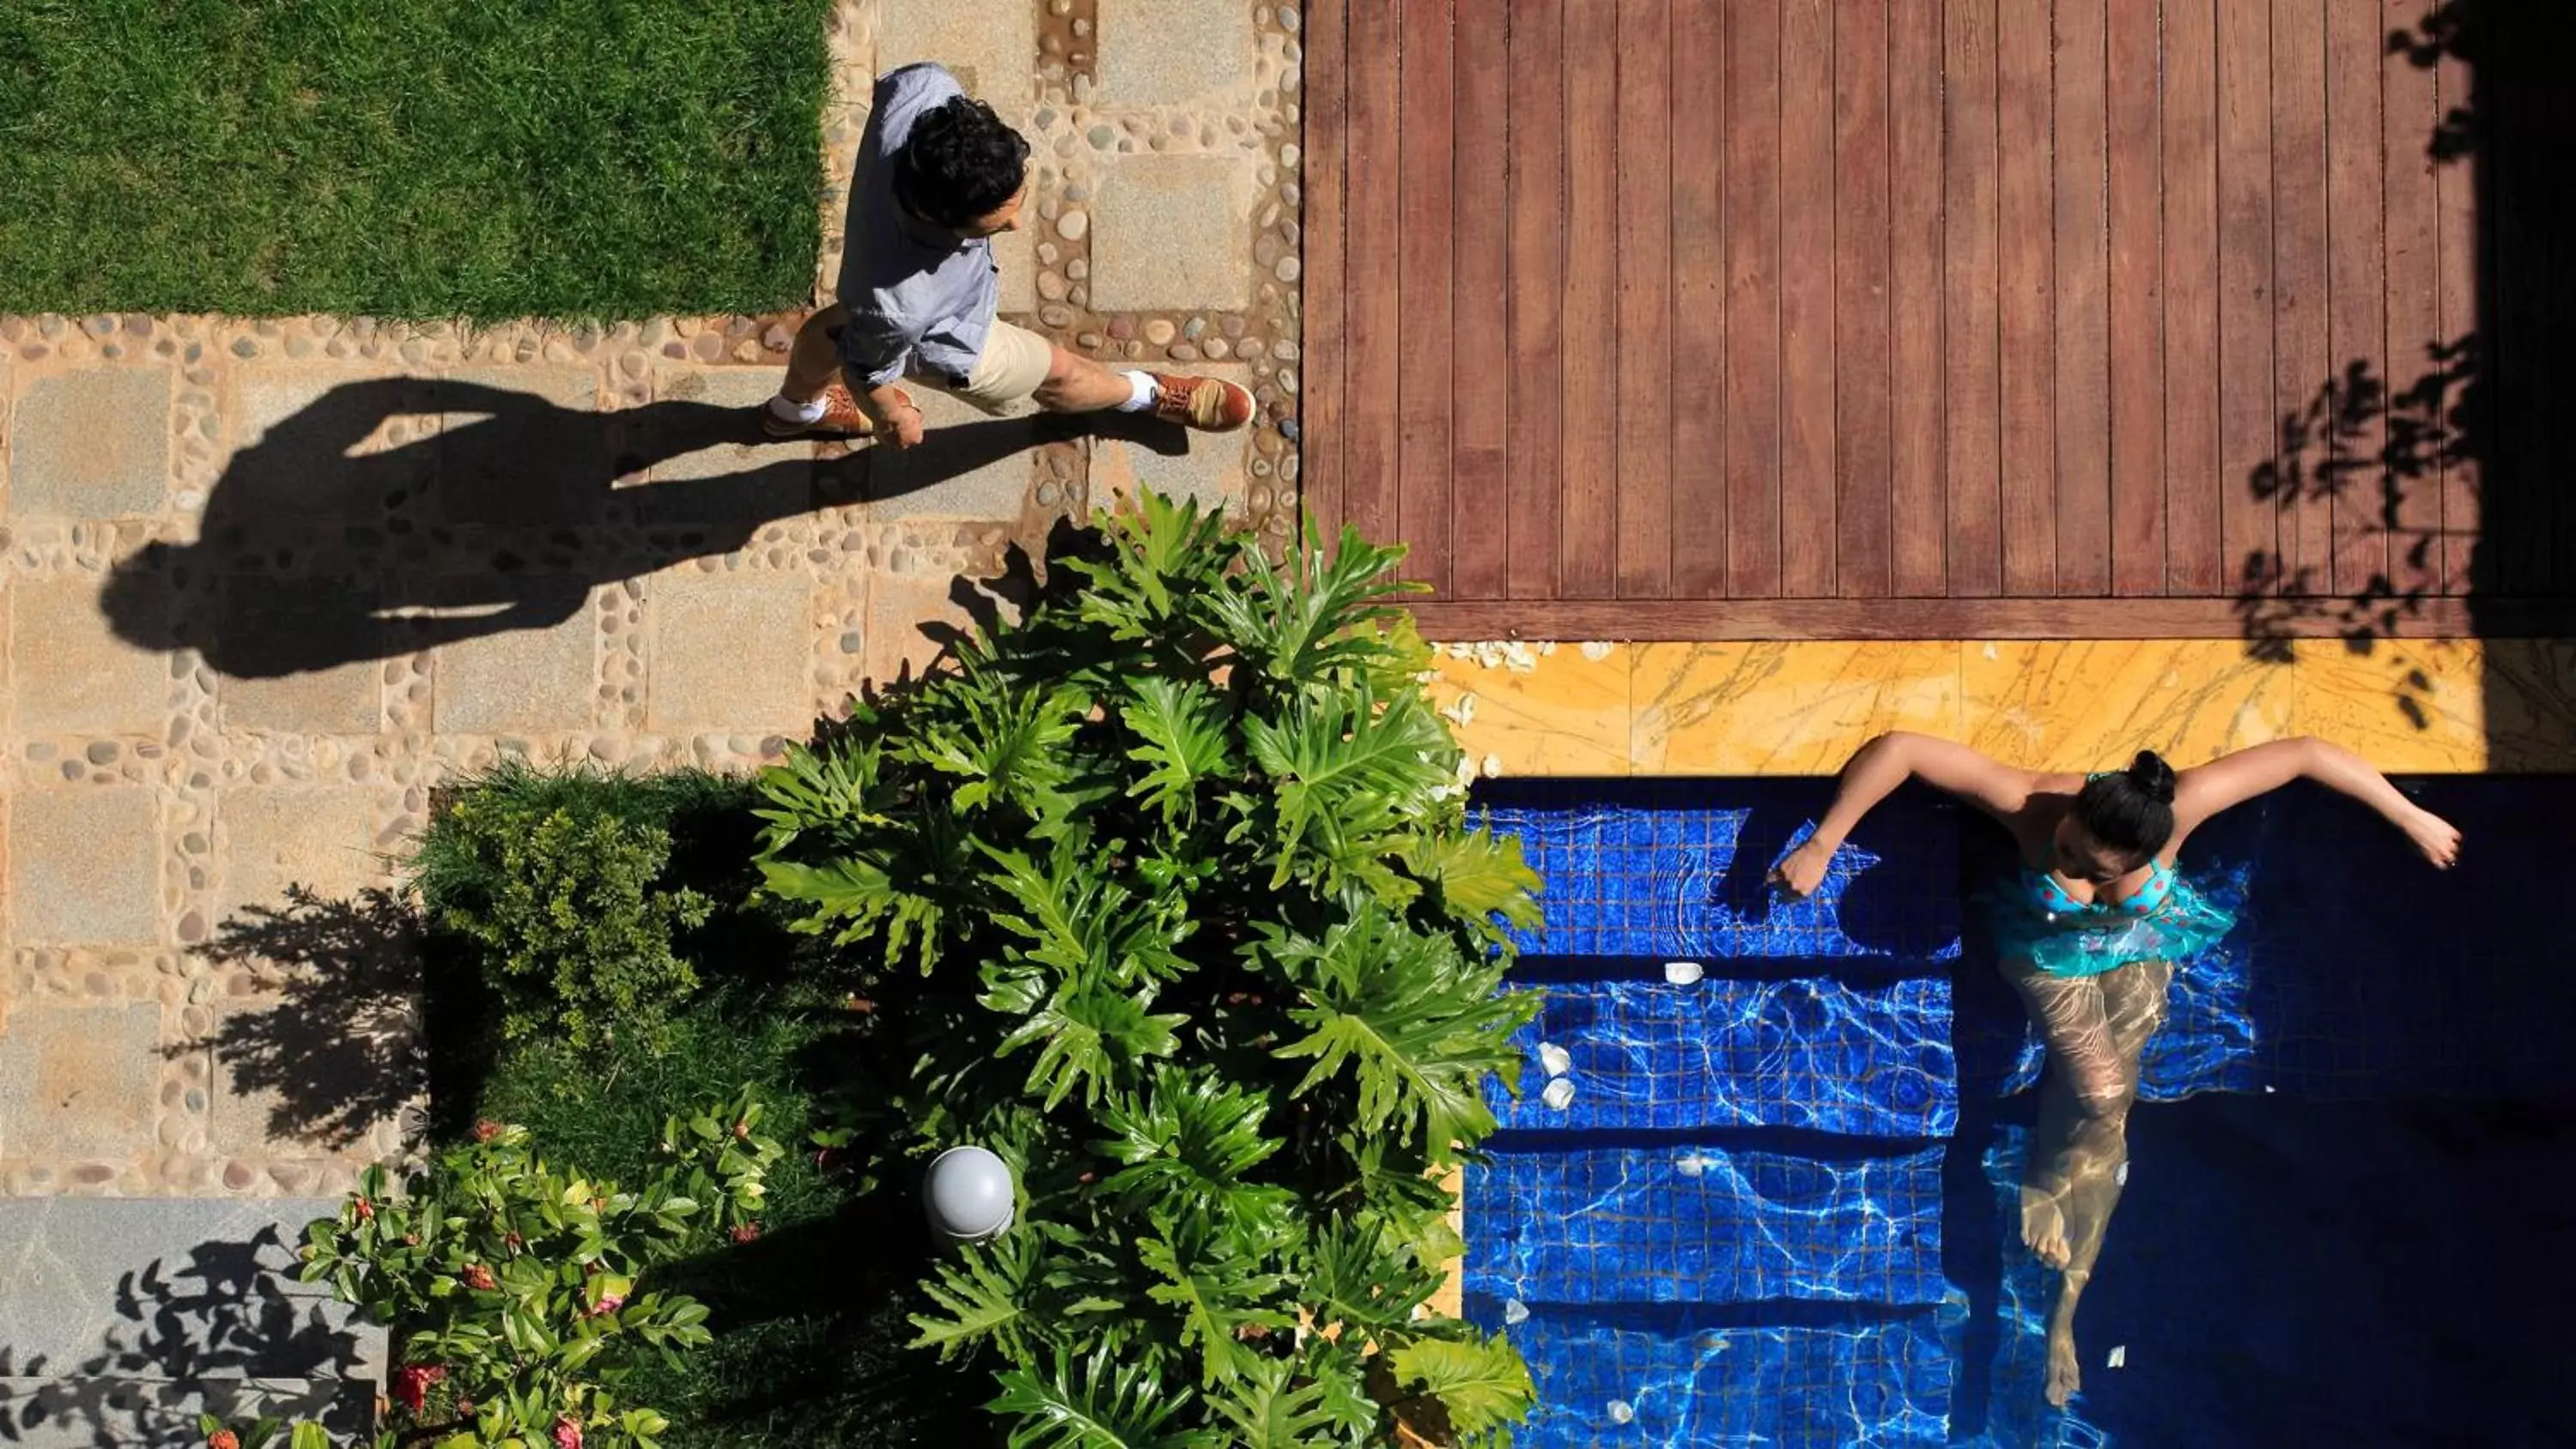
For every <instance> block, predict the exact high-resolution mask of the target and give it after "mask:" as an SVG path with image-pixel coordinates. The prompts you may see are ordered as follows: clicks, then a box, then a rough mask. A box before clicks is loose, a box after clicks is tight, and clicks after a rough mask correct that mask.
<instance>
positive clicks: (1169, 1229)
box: [763, 494, 1538, 1449]
mask: <svg viewBox="0 0 2576 1449" xmlns="http://www.w3.org/2000/svg"><path fill="white" fill-rule="evenodd" d="M1400 558H1401V553H1400V551H1398V550H1395V549H1388V548H1378V547H1372V546H1370V545H1368V544H1366V543H1364V542H1363V541H1361V540H1360V539H1359V538H1358V537H1357V536H1356V535H1355V534H1352V535H1346V536H1345V537H1344V538H1343V539H1342V540H1341V542H1340V546H1339V547H1338V548H1337V549H1335V550H1333V551H1331V552H1329V553H1326V552H1322V551H1297V552H1292V553H1291V554H1290V555H1289V556H1288V557H1287V558H1286V559H1285V560H1284V561H1281V560H1278V559H1274V558H1273V557H1271V556H1270V555H1269V554H1268V553H1266V552H1265V551H1264V549H1263V548H1262V547H1261V545H1260V543H1259V541H1258V540H1257V539H1256V538H1254V537H1253V536H1251V535H1250V534H1247V533H1244V532H1240V531H1234V530H1230V529H1229V528H1228V527H1227V526H1226V525H1225V524H1224V523H1223V522H1222V521H1221V520H1220V519H1218V518H1216V517H1212V516H1210V515H1207V514H1203V513H1201V512H1200V511H1199V510H1198V508H1197V507H1196V506H1195V505H1176V504H1174V503H1172V502H1170V501H1168V500H1166V499H1163V498H1160V497H1157V496H1154V495H1152V494H1147V495H1145V496H1143V497H1141V498H1140V499H1138V500H1137V501H1136V502H1135V503H1134V505H1133V506H1132V507H1131V508H1129V509H1127V510H1124V511H1120V512H1116V513H1104V514H1103V515H1101V516H1099V517H1098V518H1097V519H1096V520H1095V521H1094V525H1093V528H1092V530H1091V531H1090V532H1089V533H1087V534H1085V535H1083V536H1082V537H1081V538H1080V539H1079V540H1078V541H1077V545H1076V546H1075V547H1074V548H1072V549H1070V550H1063V551H1060V552H1059V554H1058V556H1057V557H1055V558H1053V559H1051V560H1050V567H1049V569H1048V570H1047V578H1046V581H1045V584H1044V586H1043V587H1042V588H1040V589H1039V590H1037V591H1036V593H1035V595H1034V598H1033V599H1032V601H1031V602H1030V603H1029V604H1028V606H1027V608H1026V610H1025V612H1024V614H1023V616H1022V617H1021V618H1020V619H1019V620H1017V621H1016V622H1007V621H1006V622H1000V623H996V624H993V625H991V626H989V627H987V628H986V629H985V630H983V631H982V632H980V633H979V634H978V635H976V636H975V637H973V638H971V639H969V640H968V641H967V642H965V643H964V644H963V645H961V646H960V647H959V648H958V650H957V651H956V653H955V657H954V660H953V662H952V663H951V664H949V665H947V666H944V667H941V668H938V669H934V670H933V671H931V672H930V673H929V674H928V675H927V676H926V677H925V678H924V679H923V680H922V681H920V682H919V683H918V684H916V685H914V686H912V687H910V688H907V689H903V690H899V691H895V692H893V693H891V694H890V695H888V696H886V697H883V698H880V699H877V700H874V701H869V702H863V703H860V704H858V705H856V706H855V707H854V711H853V713H852V714H851V716H850V718H849V720H848V721H847V723H846V724H844V725H841V726H839V727H836V728H835V729H833V730H831V731H829V732H827V733H826V735H825V736H824V737H823V738H821V739H819V740H818V741H817V742H816V743H815V744H814V746H813V747H812V748H810V749H802V750H797V751H794V752H792V753H791V755H790V757H789V759H788V760H787V761H786V763H784V764H782V765H780V766H778V767H776V768H774V769H772V770H771V771H770V772H769V773H768V775H767V776H766V778H765V780H764V793H765V794H766V796H767V799H768V807H767V809H766V810H765V811H764V812H763V813H764V816H765V818H766V820H767V822H768V824H767V835H766V842H765V855H764V870H765V874H766V879H767V883H768V889H769V891H770V892H771V893H773V894H774V895H776V896H778V897H780V898H782V899H784V900H785V901H788V902H790V903H792V904H794V905H795V906H797V907H799V908H801V910H802V911H803V913H804V914H803V925H804V927H805V928H806V929H809V930H811V931H814V932H817V933H824V934H828V935H829V936H830V937H831V938H832V939H833V940H835V941H836V942H838V943H839V945H840V946H841V947H843V948H845V949H846V950H847V951H848V952H849V953H851V955H852V956H853V958H854V959H856V960H857V961H858V962H859V963H860V964H862V965H864V966H866V967H867V968H869V969H872V970H876V971H881V972H883V971H897V970H900V971H903V972H907V973H909V972H911V971H914V970H916V969H917V971H918V973H919V980H918V982H917V984H916V985H915V986H914V987H912V988H908V989H907V990H906V991H905V993H904V995H903V1000H902V1001H901V1002H900V1003H899V1004H898V1003H893V1002H889V1003H888V1004H887V1006H886V1007H885V1010H886V1011H887V1012H888V1019H887V1020H885V1021H884V1022H883V1023H882V1025H884V1026H886V1027H889V1028H893V1029H896V1030H899V1031H902V1032H905V1033H908V1036H907V1037H906V1038H905V1041H906V1049H905V1051H904V1052H903V1053H902V1054H901V1058H900V1059H901V1060H902V1061H903V1062H905V1063H908V1064H909V1067H908V1070H907V1071H905V1072H903V1073H902V1075H901V1076H900V1078H899V1079H898V1080H897V1081H895V1082H893V1083H892V1084H891V1086H890V1088H889V1092H888V1096H889V1100H890V1106H891V1112H892V1125H893V1126H894V1127H895V1129H896V1135H897V1136H898V1137H899V1138H900V1140H901V1141H902V1142H903V1143H904V1144H906V1146H907V1150H909V1151H910V1152H912V1153H914V1154H916V1155H919V1156H925V1157H926V1156H928V1155H930V1154H933V1153H935V1152H937V1151H938V1150H940V1149H943V1148H947V1147H951V1146H955V1145H958V1144H974V1145H980V1146H984V1147H987V1148H990V1149H991V1150H992V1151H994V1152H995V1153H998V1154H999V1155H1000V1156H1001V1157H1002V1158H1003V1160H1004V1161H1005V1162H1007V1163H1008V1164H1009V1165H1010V1167H1011V1169H1012V1171H1013V1172H1014V1174H1015V1175H1016V1177H1017V1179H1018V1183H1019V1188H1018V1191H1019V1197H1020V1201H1019V1204H1018V1211H1017V1214H1016V1225H1015V1226H1013V1227H1012V1228H1011V1229H1010V1230H1009V1231H1008V1232H1007V1233H1005V1234H1003V1235H1002V1236H1001V1237H1000V1238H999V1239H997V1240H996V1241H993V1242H991V1243H989V1244H982V1245H976V1246H969V1247H964V1248H961V1249H959V1250H958V1251H957V1252H956V1253H955V1254H954V1255H953V1256H952V1257H951V1258H949V1259H948V1260H946V1261H945V1262H944V1264H943V1265H942V1266H941V1267H940V1269H939V1270H938V1272H937V1274H936V1276H935V1277H934V1278H933V1279H932V1280H931V1281H930V1282H928V1283H927V1284H926V1285H925V1293H926V1297H927V1300H928V1303H927V1305H926V1311H925V1312H923V1313H922V1314H921V1315H920V1316H919V1317H918V1318H917V1319H916V1322H917V1323H918V1324H919V1326H920V1328H921V1336H920V1340H919V1342H920V1344H921V1345H923V1346H924V1347H926V1348H928V1349H932V1350H936V1351H937V1352H939V1353H941V1354H945V1355H977V1356H980V1358H981V1359H982V1360H983V1361H986V1362H989V1363H990V1364H991V1365H992V1366H993V1368H994V1369H995V1371H996V1374H997V1376H998V1381H999V1384H1000V1393H999V1396H998V1397H997V1398H995V1399H994V1400H993V1402H992V1408H993V1409H994V1410H995V1411H996V1412H997V1413H999V1414H1000V1415H1002V1416H1003V1417H1004V1419H1005V1421H1006V1427H1007V1429H1008V1432H1009V1437H1010V1441H1011V1443H1012V1444H1013V1445H1014V1446H1022V1449H1028V1446H1042V1449H1071V1446H1097V1449H1111V1446H1135V1449H1141V1446H1180V1445H1216V1444H1225V1445H1256V1446H1264V1445H1281V1446H1285V1445H1299V1446H1312V1445H1350V1446H1364V1445H1381V1444H1391V1443H1395V1442H1398V1439H1399V1436H1402V1437H1404V1438H1405V1439H1406V1441H1407V1442H1416V1441H1419V1440H1420V1439H1425V1438H1428V1439H1437V1440H1443V1441H1452V1442H1461V1443H1483V1444H1500V1443H1507V1442H1508V1439H1509V1426H1510V1425H1512V1424H1513V1423H1515V1422H1517V1421H1518V1420H1519V1419H1520V1418H1521V1417H1522V1416H1523V1414H1524V1413H1525V1412H1526V1410H1527V1408H1528V1406H1529V1404H1530V1402H1531V1398H1532V1390H1531V1383H1530V1377H1529V1372H1528V1369H1527V1368H1526V1366H1525V1365H1524V1364H1523V1363H1522V1361H1521V1359H1520V1356H1519V1354H1518V1353H1517V1352H1515V1351H1514V1350H1513V1348H1512V1347H1511V1346H1510V1345H1509V1344H1508V1343H1506V1342H1505V1341H1504V1340H1503V1339H1502V1338H1501V1337H1500V1336H1499V1335H1493V1336H1489V1335H1487V1334H1484V1333H1481V1332H1479V1331H1478V1330H1476V1329H1475V1328H1473V1327H1471V1326H1469V1325H1468V1324H1465V1323H1463V1322H1460V1321H1458V1320H1456V1319H1453V1318H1448V1317H1444V1316H1441V1315H1438V1314H1435V1313H1432V1312H1431V1311H1430V1310H1429V1309H1428V1307H1427V1305H1428V1303H1429V1302H1430V1300H1431V1299H1432V1297H1433V1295H1434V1294H1435V1292H1436V1291H1437V1290H1438V1288H1439V1287H1440V1285H1441V1281H1442V1267H1443V1264H1444V1263H1445V1262H1447V1260H1449V1259H1450V1258H1452V1257H1454V1256H1455V1255H1456V1254H1457V1253H1458V1252H1459V1251H1460V1243H1459V1240H1458V1238H1457V1236H1456V1235H1455V1233H1454V1232H1453V1231H1452V1229H1451V1227H1450V1225H1449V1215H1450V1212H1451V1210H1452V1208H1453V1207H1454V1194H1453V1192H1452V1190H1451V1189H1450V1188H1449V1187H1448V1186H1446V1185H1445V1184H1446V1183H1448V1182H1453V1181H1454V1174H1453V1173H1451V1171H1450V1169H1452V1168H1453V1167H1454V1166H1455V1165H1456V1164H1458V1163H1459V1162H1460V1161H1461V1160H1462V1159H1463V1158H1465V1157H1466V1156H1467V1155H1468V1154H1470V1153H1471V1152H1472V1151H1473V1150H1474V1149H1475V1146H1476V1144H1477V1143H1478V1142H1479V1141H1480V1140H1481V1139H1483V1138H1484V1137H1485V1136H1487V1135H1488V1134H1489V1133H1491V1132H1492V1131H1493V1130H1494V1126H1495V1120H1494V1117H1493V1115H1492V1113H1491V1111H1490V1110H1489V1109H1488V1107H1487V1105H1486V1096H1485V1092H1486V1088H1487V1084H1488V1078H1489V1077H1491V1076H1494V1075H1496V1074H1500V1073H1504V1072H1506V1071H1508V1069H1510V1068H1511V1067H1512V1066H1513V1064H1514V1060H1515V1058H1514V1053H1513V1049H1512V1047H1511V1045H1510V1039H1511V1036H1512V1033H1513V1032H1514V1031H1515V1030H1516V1029H1517V1028H1519V1027H1520V1026H1521V1025H1522V1024H1523V1023H1525V1022H1527V1021H1528V1020H1529V1019H1530V1017H1531V1015H1532V1014H1533V1012H1534V1011H1535V1009H1536V1003H1535V999H1534V998H1533V997H1532V996H1530V995H1528V994H1526V993H1521V992H1514V991H1507V990H1504V989H1503V978H1504V971H1505V967H1506V965H1507V964H1508V960H1509V944H1508V941H1507V939H1506V936H1505V927H1506V925H1507V924H1511V923H1519V924H1529V923H1532V922H1534V921H1535V919H1536V913H1537V908H1536V902H1535V892H1536V887H1537V884H1538V882H1537V879H1536V877H1535V876H1534V875H1533V874H1532V873H1531V872H1530V870H1529V869H1528V868H1527V866H1526V865H1525V864H1524V863H1523V862H1522V859H1521V855H1520V850H1519V847H1518V845H1517V843H1516V842H1513V841H1511V840H1507V839H1497V838H1495V837H1493V836H1492V835H1490V834H1487V833H1485V832H1482V831H1478V830H1475V829H1471V828H1470V827H1469V822H1468V819H1467V814H1466V807H1465V800H1464V792H1463V789H1462V787H1461V785H1460V783H1459V781H1460V779H1461V772H1460V755H1459V751H1458V748H1457V745H1456V744H1455V742H1454V741H1453V740H1452V738H1451V737H1450V734H1449V732H1448V729H1447V727H1446V726H1445V724H1444V723H1443V722H1442V720H1441V718H1440V716H1439V714H1438V712H1437V711H1436V710H1435V708H1434V706H1433V703H1432V700H1431V699H1430V697H1429V694H1428V692H1427V690H1426V680H1427V677H1428V671H1429V667H1430V654H1429V650H1428V649H1427V648H1426V647H1425V646H1424V645H1423V644H1422V642H1421V640H1420V639H1419V637H1418V636H1417V635H1416V634H1415V633H1414V632H1413V629H1412V625H1411V621H1410V619H1409V617H1408V616H1407V615H1406V614H1405V613H1404V612H1403V611H1402V610H1401V609H1399V608H1398V607H1396V606H1395V600H1396V599H1397V597H1398V596H1399V595H1401V594H1402V593H1403V592H1404V586H1403V585H1401V584H1399V583H1396V582H1394V581H1393V580H1392V578H1391V576H1390V571H1391V570H1392V569H1393V567H1394V566H1395V564H1396V563H1397V562H1398V560H1399V559H1400Z"/></svg>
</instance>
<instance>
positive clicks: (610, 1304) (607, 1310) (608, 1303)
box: [582, 1293, 626, 1318]
mask: <svg viewBox="0 0 2576 1449" xmlns="http://www.w3.org/2000/svg"><path fill="white" fill-rule="evenodd" d="M625 1306H626V1300H625V1299H623V1298H620V1297H618V1296H617V1295H616V1294H614V1293H602V1294H601V1295H599V1303H598V1304H597V1306H595V1307H593V1308H592V1309H591V1310H590V1311H589V1312H588V1313H585V1314H583V1315H582V1316H583V1317H584V1318H605V1317H607V1316H608V1315H609V1314H612V1313H615V1312H616V1311H617V1310H618V1309H620V1308H623V1307H625Z"/></svg>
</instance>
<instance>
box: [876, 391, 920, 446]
mask: <svg viewBox="0 0 2576 1449" xmlns="http://www.w3.org/2000/svg"><path fill="white" fill-rule="evenodd" d="M868 411H869V412H871V413H874V414H875V415H876V419H877V422H878V424H879V425H880V426H881V427H882V428H883V430H884V431H883V432H881V433H880V434H879V436H880V437H882V438H883V439H884V440H885V441H887V442H890V443H892V444H894V446H896V447H898V448H914V447H919V446H920V445H921V434H922V430H923V429H924V428H925V427H927V426H928V423H927V422H925V421H924V420H923V418H922V416H921V409H919V408H917V407H914V406H913V405H912V394H911V393H908V392H905V391H904V390H903V389H902V388H899V387H896V386H894V385H893V384H891V383H889V384H887V385H886V386H884V387H878V388H870V389H869V390H868Z"/></svg>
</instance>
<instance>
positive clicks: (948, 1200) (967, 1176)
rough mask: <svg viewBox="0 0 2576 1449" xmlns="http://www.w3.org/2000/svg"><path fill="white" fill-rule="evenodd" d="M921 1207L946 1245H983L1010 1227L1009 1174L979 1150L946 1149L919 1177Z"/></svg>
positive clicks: (975, 1148)
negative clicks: (946, 1241) (951, 1243)
mask: <svg viewBox="0 0 2576 1449" xmlns="http://www.w3.org/2000/svg"><path fill="white" fill-rule="evenodd" d="M921 1205H922V1208H923V1210H924V1211H926V1212H928V1213H929V1214H930V1227H931V1230H932V1231H933V1232H936V1233H938V1234H939V1235H940V1236H941V1237H943V1238H946V1239H948V1240H949V1241H950V1242H955V1243H982V1242H989V1241H991V1240H992V1239H994V1238H998V1237H1000V1236H1001V1235H1002V1234H1003V1233H1004V1232H1006V1231H1008V1230H1009V1228H1010V1226H1011V1215H1012V1213H1013V1211H1014V1208H1013V1206H1012V1185H1011V1169H1010V1167H1009V1165H1008V1164H1006V1163H1004V1162H1003V1161H1002V1159H1000V1158H998V1157H995V1156H994V1155H993V1154H992V1153H990V1152H987V1151H985V1150H984V1149H983V1148H981V1147H951V1148H949V1149H948V1150H947V1151H945V1152H943V1153H941V1154H939V1155H938V1156H937V1157H935V1158H932V1159H931V1162H930V1170H929V1171H928V1172H927V1173H925V1174H923V1176H922V1180H921Z"/></svg>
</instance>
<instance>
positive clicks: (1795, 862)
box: [1771, 836, 1834, 901]
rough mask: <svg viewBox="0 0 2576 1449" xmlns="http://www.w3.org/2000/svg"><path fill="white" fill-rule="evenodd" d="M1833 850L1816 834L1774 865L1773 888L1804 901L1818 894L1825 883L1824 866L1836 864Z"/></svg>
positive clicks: (1772, 869)
mask: <svg viewBox="0 0 2576 1449" xmlns="http://www.w3.org/2000/svg"><path fill="white" fill-rule="evenodd" d="M1833 861H1834V853H1833V851H1832V849H1831V848H1830V847H1828V846H1826V845H1824V844H1823V843H1822V842H1820V841H1818V840H1817V839H1815V838H1814V837H1813V836H1810V837H1808V839H1807V843H1806V844H1804V845H1801V846H1799V847H1798V848H1797V849H1795V850H1793V851H1790V852H1789V853H1788V854H1787V855H1784V856H1782V857H1781V858H1780V863H1779V864H1778V865H1775V866H1773V867H1771V888H1772V889H1773V890H1776V891H1778V892H1779V893H1780V894H1782V895H1784V896H1786V897H1788V898H1789V899H1790V900H1793V901H1803V900H1805V899H1806V898H1807V897H1809V896H1812V895H1814V894H1815V893H1816V887H1818V886H1820V885H1822V884H1824V882H1825V867H1826V866H1829V865H1831V864H1833Z"/></svg>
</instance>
